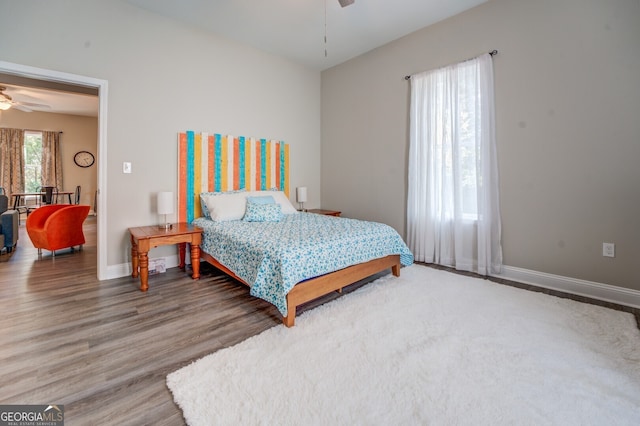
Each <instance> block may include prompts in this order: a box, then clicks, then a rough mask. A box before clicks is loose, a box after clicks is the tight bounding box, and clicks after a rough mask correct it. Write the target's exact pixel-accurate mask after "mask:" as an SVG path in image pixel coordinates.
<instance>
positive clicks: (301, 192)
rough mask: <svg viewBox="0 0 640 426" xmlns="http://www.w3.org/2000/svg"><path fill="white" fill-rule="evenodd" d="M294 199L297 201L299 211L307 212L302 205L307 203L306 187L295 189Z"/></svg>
mask: <svg viewBox="0 0 640 426" xmlns="http://www.w3.org/2000/svg"><path fill="white" fill-rule="evenodd" d="M296 199H297V200H298V204H300V211H303V212H305V211H307V210H306V209H305V208H304V203H306V202H307V187H306V186H300V187H298V188H296Z"/></svg>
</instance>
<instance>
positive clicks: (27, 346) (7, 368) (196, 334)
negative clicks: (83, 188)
mask: <svg viewBox="0 0 640 426" xmlns="http://www.w3.org/2000/svg"><path fill="white" fill-rule="evenodd" d="M20 231H21V235H20V240H19V243H18V248H17V250H16V251H15V252H14V253H12V254H10V255H7V254H5V255H2V256H0V404H53V403H55V404H64V406H65V418H66V424H67V425H94V424H95V425H97V424H100V425H142V424H149V425H151V424H153V425H180V424H184V420H183V418H182V413H181V411H180V410H179V408H178V407H177V406H176V405H175V404H174V402H173V398H172V395H171V393H170V392H169V390H168V389H167V387H166V384H165V379H166V375H167V374H168V373H170V372H172V371H175V370H177V369H179V368H181V367H183V366H185V365H187V364H189V363H191V362H193V361H195V360H197V359H199V358H201V357H203V356H205V355H208V354H210V353H212V352H215V351H216V350H218V349H221V348H224V347H227V346H230V345H233V344H236V343H238V342H241V341H242V340H245V339H246V338H248V337H250V336H253V335H255V334H258V333H260V332H262V331H264V330H266V329H268V328H270V327H273V326H276V325H280V324H281V317H280V316H279V314H278V312H277V310H276V309H275V307H273V306H272V305H271V304H269V303H267V302H264V301H262V300H260V299H257V298H254V297H251V296H250V295H249V290H248V288H247V287H245V286H244V285H241V284H239V283H237V282H235V281H233V280H232V279H230V278H228V277H227V276H226V275H223V274H222V273H221V272H219V271H217V270H215V269H214V268H212V267H210V266H209V265H207V264H203V265H202V271H201V273H202V278H201V279H200V280H198V281H194V280H191V278H189V277H188V276H187V274H186V273H185V272H183V271H180V270H178V269H177V268H172V269H169V270H168V271H167V272H166V273H164V274H159V275H154V276H151V277H150V279H149V286H150V288H149V291H148V292H147V293H142V292H140V291H139V290H138V285H139V282H138V280H135V279H133V278H131V277H124V278H119V279H114V280H109V281H102V282H101V281H98V280H97V279H96V240H95V238H96V237H95V235H96V221H95V218H89V219H88V220H87V222H86V223H85V235H86V237H87V244H86V245H85V246H84V249H83V250H82V251H76V252H75V253H71V252H70V251H69V250H66V251H60V252H58V253H57V255H56V257H55V258H52V257H51V256H50V254H49V252H47V251H45V252H44V256H43V259H42V260H38V256H37V251H36V249H34V248H33V247H32V246H31V245H30V241H29V238H28V236H27V235H26V232H25V229H24V224H22V226H21V229H20ZM378 276H379V275H378ZM376 277H377V276H376ZM374 278H375V277H374ZM367 281H370V280H365V281H364V282H360V283H358V284H356V285H354V286H351V287H350V288H347V289H345V291H344V293H343V294H346V293H348V292H350V291H352V290H354V289H355V288H357V287H359V286H361V285H363V284H364V283H365V282H367ZM336 297H340V296H339V295H338V293H333V294H331V295H329V296H326V297H325V298H322V299H320V300H318V301H314V302H311V303H309V304H307V305H305V306H303V307H302V308H301V309H300V311H304V310H306V309H311V308H313V307H314V306H317V305H318V304H321V303H324V302H326V301H327V300H330V299H333V298H336ZM634 313H636V314H637V312H634Z"/></svg>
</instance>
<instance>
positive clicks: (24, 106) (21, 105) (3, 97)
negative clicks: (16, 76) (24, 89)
mask: <svg viewBox="0 0 640 426" xmlns="http://www.w3.org/2000/svg"><path fill="white" fill-rule="evenodd" d="M5 90H7V88H6V87H5V86H0V111H6V110H8V109H9V108H15V109H18V110H20V111H24V112H32V111H33V109H34V108H37V109H49V108H50V106H49V105H44V104H37V103H33V102H18V101H14V100H13V98H12V97H11V96H9V95H7V94H6V93H4V91H5Z"/></svg>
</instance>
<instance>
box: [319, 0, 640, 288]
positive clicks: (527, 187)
mask: <svg viewBox="0 0 640 426" xmlns="http://www.w3.org/2000/svg"><path fill="white" fill-rule="evenodd" d="M493 49H498V50H499V54H498V56H496V57H495V58H494V68H495V85H496V105H497V106H496V108H497V111H496V121H497V123H496V124H497V142H498V157H499V167H500V182H501V184H500V189H501V210H502V218H503V248H504V262H505V264H506V265H509V266H512V267H517V268H523V269H526V270H531V271H540V272H545V273H548V274H555V275H559V276H564V277H574V278H578V279H582V280H588V281H594V282H597V283H604V284H611V285H614V286H619V287H626V288H629V289H636V290H640V272H639V269H638V267H637V264H638V261H639V260H640V226H639V225H638V220H639V218H640V189H639V188H640V167H639V166H638V161H640V120H639V119H638V112H639V111H640V84H639V76H640V2H638V1H637V0H538V1H529V0H492V1H489V2H487V3H485V4H482V5H480V6H478V7H476V8H474V9H472V10H469V11H467V12H465V13H462V14H460V15H458V16H455V17H453V18H451V19H448V20H446V21H443V22H441V23H439V24H436V25H434V26H431V27H428V28H425V29H423V30H420V31H417V32H415V33H413V34H411V35H409V36H407V37H404V38H402V39H400V40H397V41H395V42H393V43H390V44H388V45H386V46H383V47H381V48H378V49H376V50H374V51H372V52H369V53H368V54H365V55H363V56H360V57H358V58H355V59H353V60H351V61H348V62H346V63H344V64H341V65H338V66H336V67H334V68H332V69H329V70H326V71H324V72H323V73H322V203H323V207H326V208H333V209H338V210H342V211H343V212H344V213H345V215H346V216H353V217H359V218H365V219H372V220H378V221H382V222H386V223H388V224H390V225H392V226H394V227H395V228H396V229H397V230H399V231H400V232H401V233H402V232H404V231H405V227H406V224H405V217H406V210H405V206H406V181H407V155H408V144H409V140H408V123H409V118H408V109H409V87H410V83H409V82H407V81H405V80H404V78H403V77H404V75H407V74H412V73H416V72H420V71H425V70H429V69H433V68H437V67H440V66H444V65H447V64H450V63H454V62H457V61H460V60H464V59H466V58H470V57H473V56H477V55H479V54H481V53H485V52H488V51H490V50H493ZM603 242H614V243H615V244H616V257H615V258H613V259H611V258H604V257H602V243H603Z"/></svg>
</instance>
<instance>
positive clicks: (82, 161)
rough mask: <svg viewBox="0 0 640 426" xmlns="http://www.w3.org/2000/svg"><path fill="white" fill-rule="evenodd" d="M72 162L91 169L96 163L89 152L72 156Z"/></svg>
mask: <svg viewBox="0 0 640 426" xmlns="http://www.w3.org/2000/svg"><path fill="white" fill-rule="evenodd" d="M73 161H74V163H76V165H78V166H80V167H91V166H93V163H95V162H96V158H95V157H94V156H93V154H92V153H90V152H89V151H78V152H76V155H74V156H73Z"/></svg>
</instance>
